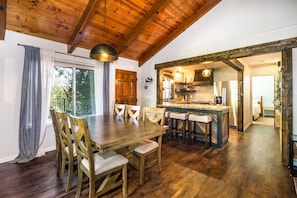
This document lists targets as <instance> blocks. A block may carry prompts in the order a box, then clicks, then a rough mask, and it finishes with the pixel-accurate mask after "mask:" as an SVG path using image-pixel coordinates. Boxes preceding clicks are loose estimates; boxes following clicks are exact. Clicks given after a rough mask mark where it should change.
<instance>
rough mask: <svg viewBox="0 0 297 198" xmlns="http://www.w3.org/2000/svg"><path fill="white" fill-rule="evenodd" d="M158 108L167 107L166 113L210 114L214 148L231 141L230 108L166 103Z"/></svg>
mask: <svg viewBox="0 0 297 198" xmlns="http://www.w3.org/2000/svg"><path fill="white" fill-rule="evenodd" d="M157 106H158V107H165V108H166V111H172V112H181V113H185V112H186V113H195V114H208V115H211V116H212V123H211V142H212V146H215V147H219V148H220V147H223V146H224V145H225V144H226V143H227V142H228V139H229V107H228V106H217V105H209V104H178V103H170V102H164V103H163V104H158V105H157Z"/></svg>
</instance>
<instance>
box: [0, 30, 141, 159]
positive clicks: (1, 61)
mask: <svg viewBox="0 0 297 198" xmlns="http://www.w3.org/2000/svg"><path fill="white" fill-rule="evenodd" d="M18 43H20V44H23V45H30V46H35V47H40V48H43V49H51V50H54V51H58V52H62V53H66V52H67V46H66V45H65V44H61V43H57V42H53V41H49V40H45V39H40V38H36V37H32V36H28V35H24V34H20V33H16V32H12V31H6V34H5V40H4V41H0V109H1V110H0V126H1V129H0V163H1V162H5V161H9V160H12V159H14V158H15V157H16V156H17V154H18V131H19V128H18V127H19V111H20V98H21V83H22V72H23V62H24V47H22V46H18V45H17V44H18ZM89 53H90V52H89V50H85V49H80V48H77V49H76V50H75V51H74V52H73V54H74V55H78V56H83V57H89ZM60 57H62V56H61V55H60ZM67 58H68V60H69V61H73V62H77V61H78V58H77V57H76V58H75V57H74V56H70V57H69V56H68V57H67ZM63 59H65V56H64V57H63ZM91 61H94V60H91ZM95 62H97V63H96V64H99V65H102V63H100V62H98V61H95ZM117 68H119V69H126V70H130V71H138V69H139V67H138V62H137V61H133V60H128V59H124V58H120V59H119V60H118V61H115V62H114V63H111V65H110V79H111V80H110V88H111V90H110V94H111V97H110V104H111V106H112V104H113V103H114V97H113V96H114V95H115V93H114V89H112V88H113V87H115V81H114V77H115V70H116V69H117ZM99 79H100V80H99V81H98V82H99V87H100V86H103V67H101V68H99ZM100 90H101V91H102V89H100ZM99 97H100V98H99V101H101V102H99V104H100V106H99V107H98V112H99V114H102V112H103V110H102V109H103V108H102V107H103V106H102V105H103V104H102V101H103V100H102V97H103V92H101V94H99ZM111 108H112V107H111ZM41 135H42V136H43V133H42V134H41ZM53 149H55V138H54V131H53V128H52V126H51V125H48V126H47V128H46V133H45V137H44V140H43V142H42V145H41V148H40V152H39V153H40V154H42V153H44V152H46V151H49V150H53Z"/></svg>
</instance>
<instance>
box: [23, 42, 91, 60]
mask: <svg viewBox="0 0 297 198" xmlns="http://www.w3.org/2000/svg"><path fill="white" fill-rule="evenodd" d="M18 45H19V46H23V47H25V46H30V45H23V44H20V43H18ZM30 47H35V46H30ZM37 48H39V47H37ZM54 52H55V53H57V54H64V55H68V56H73V57H78V58H85V59H88V60H91V58H88V57H85V56H78V55H72V54H68V53H63V52H57V51H54Z"/></svg>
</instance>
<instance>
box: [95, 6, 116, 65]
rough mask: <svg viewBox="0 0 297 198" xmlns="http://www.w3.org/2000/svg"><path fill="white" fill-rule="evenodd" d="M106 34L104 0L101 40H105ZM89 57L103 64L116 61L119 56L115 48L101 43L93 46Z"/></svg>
mask: <svg viewBox="0 0 297 198" xmlns="http://www.w3.org/2000/svg"><path fill="white" fill-rule="evenodd" d="M105 34H106V0H105V1H104V32H103V39H104V40H105ZM90 57H91V58H93V59H96V60H99V61H103V62H112V61H114V60H118V58H119V55H118V53H117V51H116V49H115V48H113V47H112V46H111V45H109V44H106V43H102V44H98V45H95V46H94V47H93V48H92V49H91V53H90Z"/></svg>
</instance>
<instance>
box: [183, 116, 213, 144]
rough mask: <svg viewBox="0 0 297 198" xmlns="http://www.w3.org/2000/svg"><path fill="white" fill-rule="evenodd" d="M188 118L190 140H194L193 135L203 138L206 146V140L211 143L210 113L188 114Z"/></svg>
mask: <svg viewBox="0 0 297 198" xmlns="http://www.w3.org/2000/svg"><path fill="white" fill-rule="evenodd" d="M188 120H189V136H190V138H191V140H192V139H193V141H195V137H198V138H200V139H204V141H205V147H206V148H207V147H208V142H209V145H211V122H212V117H211V115H197V114H190V115H189V118H188ZM203 125H204V128H203Z"/></svg>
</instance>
